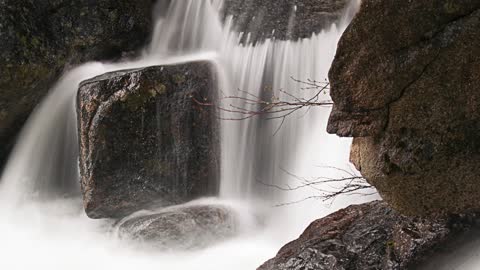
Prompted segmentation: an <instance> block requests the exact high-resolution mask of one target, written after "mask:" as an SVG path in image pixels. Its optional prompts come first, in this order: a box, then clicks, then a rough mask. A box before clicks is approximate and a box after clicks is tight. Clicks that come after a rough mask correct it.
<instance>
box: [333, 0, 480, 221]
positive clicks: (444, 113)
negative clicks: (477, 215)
mask: <svg viewBox="0 0 480 270" xmlns="http://www.w3.org/2000/svg"><path fill="white" fill-rule="evenodd" d="M478 44H480V2H479V1H477V0H460V1H453V0H442V1H430V0H429V1H413V2H411V1H394V0H381V1H374V0H365V1H363V2H362V5H361V8H360V11H359V13H358V14H357V15H356V17H355V18H354V19H353V21H352V23H351V25H350V26H349V27H348V28H347V30H346V31H345V33H344V35H343V36H342V38H341V40H340V42H339V45H338V50H337V55H336V57H335V60H334V62H333V65H332V68H331V70H330V74H329V78H330V82H331V95H332V98H333V101H334V103H335V105H334V108H333V112H332V115H331V117H330V121H329V125H328V131H329V132H331V133H336V134H338V135H339V136H353V137H356V138H355V139H354V143H353V146H352V155H351V160H352V161H353V163H354V164H355V165H356V167H357V168H358V169H359V170H360V171H361V173H362V175H363V176H364V177H365V178H366V179H367V180H368V181H369V182H370V183H371V184H372V185H374V186H375V187H376V188H377V189H378V191H379V192H380V194H381V196H382V197H383V198H384V199H385V200H386V201H388V202H389V203H390V204H391V205H392V207H394V208H395V209H397V210H399V211H401V212H403V213H405V214H411V215H431V214H438V213H461V212H464V211H468V210H478V209H480V200H478V198H480V185H479V181H480V176H479V175H480V167H479V166H478V164H479V163H480V84H479V81H480V46H478Z"/></svg>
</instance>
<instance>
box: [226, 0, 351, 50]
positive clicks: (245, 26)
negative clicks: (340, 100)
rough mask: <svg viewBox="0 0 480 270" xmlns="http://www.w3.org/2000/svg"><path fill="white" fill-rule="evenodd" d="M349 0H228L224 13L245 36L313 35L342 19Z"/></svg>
mask: <svg viewBox="0 0 480 270" xmlns="http://www.w3.org/2000/svg"><path fill="white" fill-rule="evenodd" d="M349 3H350V1H349V0H262V1H256V0H247V1H244V0H225V2H224V12H223V13H224V16H225V17H228V16H232V17H233V22H234V25H235V27H236V30H237V31H238V32H244V33H245V34H244V36H243V40H244V41H246V40H247V34H248V33H250V37H249V41H251V42H257V41H262V40H264V39H266V38H273V37H274V38H276V39H279V40H297V39H302V38H309V37H310V36H311V35H312V34H313V33H320V32H321V31H322V30H325V29H327V28H329V27H330V26H331V25H332V24H333V23H335V22H337V21H339V20H340V19H341V18H342V15H343V14H344V10H345V9H346V8H347V6H348V4H349Z"/></svg>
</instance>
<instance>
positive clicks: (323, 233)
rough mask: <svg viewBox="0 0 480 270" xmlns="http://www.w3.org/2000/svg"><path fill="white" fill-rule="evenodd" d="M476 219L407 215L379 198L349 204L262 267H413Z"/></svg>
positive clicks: (349, 269) (303, 269) (399, 269)
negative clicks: (378, 199) (414, 216)
mask: <svg viewBox="0 0 480 270" xmlns="http://www.w3.org/2000/svg"><path fill="white" fill-rule="evenodd" d="M474 219H476V215H474V214H470V215H464V216H452V217H448V218H447V217H445V218H435V219H421V218H412V217H406V216H403V215H401V214H399V213H398V212H396V211H395V210H393V209H391V208H390V207H389V206H388V205H387V203H385V202H380V201H377V202H371V203H367V204H363V205H355V206H350V207H348V208H345V209H342V210H340V211H338V212H335V213H333V214H331V215H329V216H327V217H325V218H322V219H319V220H317V221H314V222H313V223H312V224H311V225H310V226H309V227H308V228H307V229H306V230H305V232H304V233H303V234H302V235H301V236H300V237H299V238H298V239H297V240H294V241H292V242H290V243H289V244H287V245H286V246H284V247H283V248H282V249H281V250H280V251H279V252H278V254H277V256H276V257H275V258H273V259H271V260H269V261H268V262H266V263H265V264H264V265H262V266H261V267H260V268H258V270H340V269H342V270H358V269H378V270H383V269H385V270H387V269H388V270H402V269H411V268H412V267H414V266H415V265H417V264H418V263H420V262H423V261H424V260H426V259H428V258H429V257H430V255H431V254H432V253H433V252H434V251H435V250H436V249H438V248H441V247H442V246H443V245H445V244H446V243H448V242H449V241H451V240H452V239H453V238H454V237H456V236H457V235H459V234H461V233H463V232H465V231H467V230H470V229H471V228H472V227H473V226H474V224H475V222H474V221H473V220H474Z"/></svg>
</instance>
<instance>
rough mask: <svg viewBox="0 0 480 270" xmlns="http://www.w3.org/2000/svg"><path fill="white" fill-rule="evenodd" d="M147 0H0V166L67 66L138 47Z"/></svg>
mask: <svg viewBox="0 0 480 270" xmlns="http://www.w3.org/2000/svg"><path fill="white" fill-rule="evenodd" d="M151 10H152V1H151V0H138V1H116V0H98V1H91V0H76V1H68V0H44V1H36V0H0V44H1V45H2V46H1V47H2V49H1V51H0V141H1V144H0V164H1V163H2V160H4V159H5V158H6V156H7V154H8V152H9V149H10V148H11V147H12V144H13V143H14V137H15V136H16V134H17V132H18V131H19V130H20V128H21V127H22V125H23V123H24V122H25V120H26V119H27V117H28V115H29V114H30V112H31V111H32V110H33V108H34V107H35V106H36V105H37V104H38V103H39V101H40V100H41V99H42V97H44V96H45V94H46V93H47V91H48V89H49V88H50V87H51V86H52V84H53V83H54V82H55V81H57V79H58V77H59V75H60V74H61V73H62V72H63V70H64V69H65V68H68V67H69V66H70V65H75V64H78V63H81V62H85V61H91V60H104V59H113V58H116V57H120V56H121V53H122V52H125V51H126V52H129V51H132V50H136V49H138V48H139V47H140V46H142V45H143V44H144V43H145V41H146V39H147V37H148V35H149V33H150V29H151Z"/></svg>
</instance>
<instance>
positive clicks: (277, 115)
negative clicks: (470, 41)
mask: <svg viewBox="0 0 480 270" xmlns="http://www.w3.org/2000/svg"><path fill="white" fill-rule="evenodd" d="M291 79H292V80H293V81H294V82H296V83H298V84H299V85H303V86H304V87H301V88H300V90H301V91H313V95H310V96H309V97H307V98H303V97H297V96H295V95H293V94H292V93H291V92H288V91H285V90H283V89H279V90H278V93H279V95H278V96H277V95H275V94H274V93H271V95H270V96H269V98H262V97H260V96H259V95H261V93H260V94H254V93H251V92H248V91H245V90H242V89H237V93H238V95H225V94H223V97H221V102H220V105H219V104H213V103H210V102H205V101H201V100H198V99H195V98H193V97H192V99H193V100H194V101H195V102H196V103H198V104H200V105H203V106H216V107H217V109H218V110H219V111H220V112H221V115H220V119H222V120H236V121H241V120H247V119H251V118H253V117H258V116H264V119H266V120H273V119H280V120H282V123H283V122H284V121H285V118H286V117H288V116H290V115H292V114H294V113H295V112H297V111H299V110H302V109H304V108H307V109H310V108H312V107H318V106H331V105H333V102H332V101H331V100H329V99H328V100H321V98H320V97H321V95H322V94H326V93H327V91H328V90H329V83H328V82H319V81H315V80H310V79H308V80H307V81H301V80H297V79H294V78H291ZM280 96H283V97H280Z"/></svg>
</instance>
